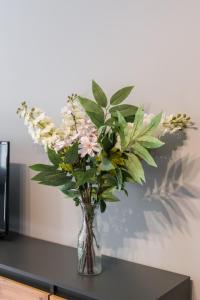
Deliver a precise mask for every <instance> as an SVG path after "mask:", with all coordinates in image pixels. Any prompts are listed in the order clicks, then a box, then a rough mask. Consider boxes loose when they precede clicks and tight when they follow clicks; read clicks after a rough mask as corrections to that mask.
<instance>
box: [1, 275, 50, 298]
mask: <svg viewBox="0 0 200 300" xmlns="http://www.w3.org/2000/svg"><path fill="white" fill-rule="evenodd" d="M0 299H1V300H48V293H46V292H43V291H41V290H38V289H35V288H32V287H30V286H28V285H25V284H22V283H19V282H16V281H14V280H11V279H7V278H5V277H2V276H0Z"/></svg>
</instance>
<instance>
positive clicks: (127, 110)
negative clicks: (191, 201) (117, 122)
mask: <svg viewBox="0 0 200 300" xmlns="http://www.w3.org/2000/svg"><path fill="white" fill-rule="evenodd" d="M137 110H138V107H136V106H134V105H130V104H121V105H117V106H114V107H112V108H110V110H109V112H110V113H111V115H112V116H117V111H119V112H120V113H121V115H122V116H123V117H128V116H135V114H136V111H137Z"/></svg>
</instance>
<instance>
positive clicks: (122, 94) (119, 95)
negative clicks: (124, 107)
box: [110, 86, 133, 105]
mask: <svg viewBox="0 0 200 300" xmlns="http://www.w3.org/2000/svg"><path fill="white" fill-rule="evenodd" d="M132 89H133V86H127V87H124V88H122V89H120V90H119V91H117V92H116V93H115V94H114V95H113V96H112V97H111V99H110V103H111V104H112V105H117V104H120V103H121V102H122V101H124V100H125V99H126V98H127V97H128V95H129V94H130V92H131V91H132Z"/></svg>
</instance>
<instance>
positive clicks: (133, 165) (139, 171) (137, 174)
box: [126, 153, 145, 184]
mask: <svg viewBox="0 0 200 300" xmlns="http://www.w3.org/2000/svg"><path fill="white" fill-rule="evenodd" d="M126 168H127V170H128V172H129V174H130V175H131V177H132V179H133V181H134V182H137V183H140V184H142V183H143V182H145V177H144V170H143V167H142V164H141V162H140V160H139V159H138V158H137V156H136V155H135V154H133V153H132V154H129V155H128V160H127V161H126Z"/></svg>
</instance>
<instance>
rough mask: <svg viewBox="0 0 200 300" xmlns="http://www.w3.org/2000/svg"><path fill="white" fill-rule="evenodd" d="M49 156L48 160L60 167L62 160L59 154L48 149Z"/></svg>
mask: <svg viewBox="0 0 200 300" xmlns="http://www.w3.org/2000/svg"><path fill="white" fill-rule="evenodd" d="M47 154H48V158H49V160H50V162H51V163H52V164H53V165H54V166H56V167H58V165H59V163H61V158H60V156H59V154H58V153H56V152H55V151H54V150H53V149H50V148H48V151H47Z"/></svg>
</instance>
